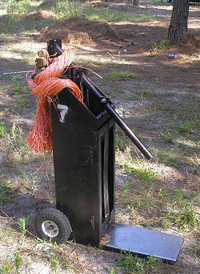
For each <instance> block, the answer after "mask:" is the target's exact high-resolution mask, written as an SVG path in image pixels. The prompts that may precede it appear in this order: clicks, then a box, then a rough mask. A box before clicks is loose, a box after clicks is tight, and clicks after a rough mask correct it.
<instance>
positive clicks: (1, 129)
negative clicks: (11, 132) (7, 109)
mask: <svg viewBox="0 0 200 274" xmlns="http://www.w3.org/2000/svg"><path fill="white" fill-rule="evenodd" d="M6 134H7V128H6V123H5V122H4V121H2V122H0V138H5V137H6Z"/></svg>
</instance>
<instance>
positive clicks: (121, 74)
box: [110, 69, 135, 80]
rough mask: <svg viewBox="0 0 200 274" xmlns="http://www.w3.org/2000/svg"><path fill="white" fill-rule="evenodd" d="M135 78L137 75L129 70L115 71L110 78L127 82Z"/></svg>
mask: <svg viewBox="0 0 200 274" xmlns="http://www.w3.org/2000/svg"><path fill="white" fill-rule="evenodd" d="M133 77H135V74H134V73H132V72H130V71H127V70H118V69H113V70H112V72H111V74H110V78H111V79H112V80H126V79H130V78H133Z"/></svg>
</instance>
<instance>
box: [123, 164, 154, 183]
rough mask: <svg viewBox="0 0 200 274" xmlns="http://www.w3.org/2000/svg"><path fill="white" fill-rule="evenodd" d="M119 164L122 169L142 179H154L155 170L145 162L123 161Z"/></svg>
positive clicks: (149, 180)
mask: <svg viewBox="0 0 200 274" xmlns="http://www.w3.org/2000/svg"><path fill="white" fill-rule="evenodd" d="M121 166H122V167H123V169H124V170H126V171H128V172H131V173H134V174H135V175H136V176H137V177H139V178H140V179H141V180H142V181H148V182H151V181H154V180H155V178H156V172H155V171H154V170H153V169H152V167H150V166H149V165H148V164H147V163H142V162H139V161H123V162H122V163H121Z"/></svg>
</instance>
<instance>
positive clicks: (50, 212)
mask: <svg viewBox="0 0 200 274" xmlns="http://www.w3.org/2000/svg"><path fill="white" fill-rule="evenodd" d="M35 231H36V233H37V234H38V236H39V237H40V238H43V239H47V240H51V241H52V242H57V243H66V242H67V240H68V239H69V236H70V234H71V232H72V228H71V225H70V222H69V220H68V218H67V217H66V216H65V215H64V214H63V213H62V212H61V211H59V210H57V209H55V208H45V209H43V210H41V211H40V212H39V213H38V214H37V216H36V217H35Z"/></svg>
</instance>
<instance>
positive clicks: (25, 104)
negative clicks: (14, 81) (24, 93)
mask: <svg viewBox="0 0 200 274" xmlns="http://www.w3.org/2000/svg"><path fill="white" fill-rule="evenodd" d="M19 104H20V105H21V106H24V107H27V104H28V101H27V99H26V98H24V97H23V98H20V99H19Z"/></svg>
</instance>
